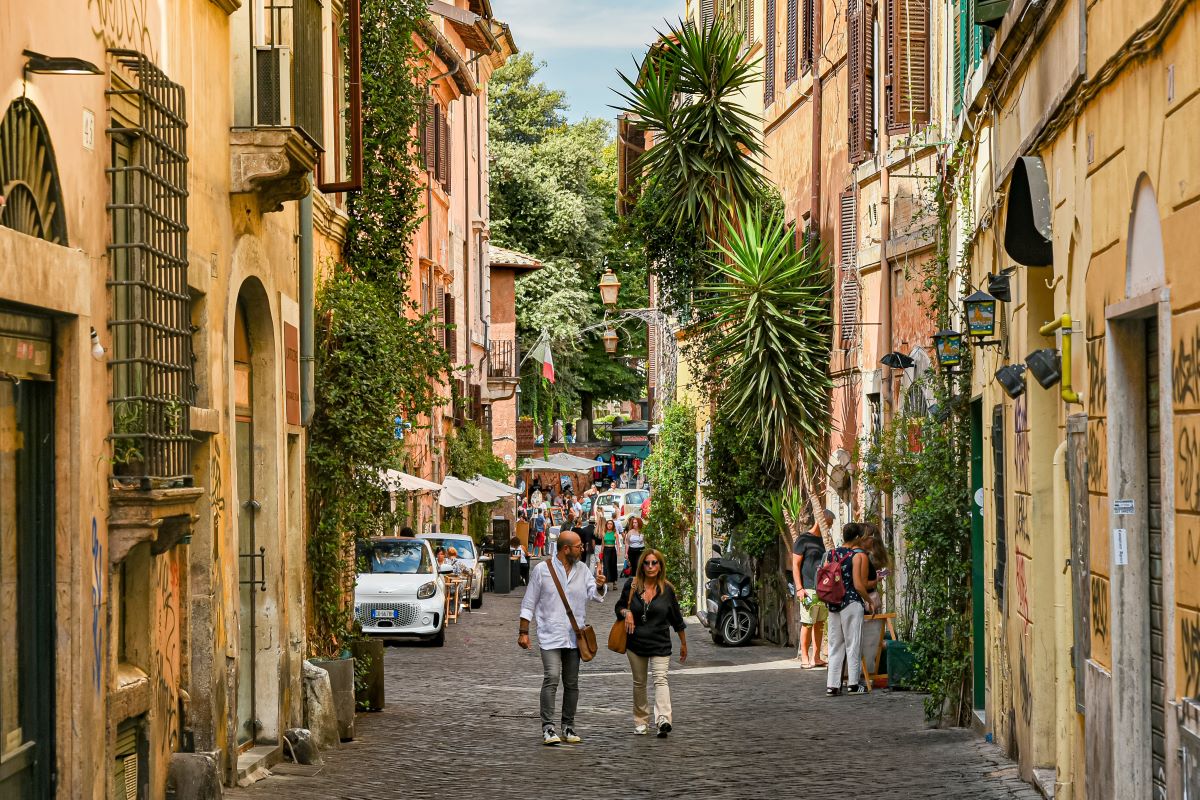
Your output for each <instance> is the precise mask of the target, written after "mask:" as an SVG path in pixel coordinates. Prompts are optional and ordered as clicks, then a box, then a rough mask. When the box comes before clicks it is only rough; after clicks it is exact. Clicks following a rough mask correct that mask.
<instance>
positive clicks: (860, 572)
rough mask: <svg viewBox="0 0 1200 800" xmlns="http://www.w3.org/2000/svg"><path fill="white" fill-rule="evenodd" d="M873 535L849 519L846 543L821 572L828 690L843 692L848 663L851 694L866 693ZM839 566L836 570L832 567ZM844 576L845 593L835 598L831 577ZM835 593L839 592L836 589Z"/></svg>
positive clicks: (831, 554) (834, 551) (829, 692)
mask: <svg viewBox="0 0 1200 800" xmlns="http://www.w3.org/2000/svg"><path fill="white" fill-rule="evenodd" d="M869 539H870V536H869V535H868V533H867V531H866V530H865V529H864V526H863V525H859V524H858V523H857V522H849V523H846V525H845V526H843V527H842V546H841V547H835V548H833V549H832V550H830V551H829V556H828V560H827V561H826V562H825V564H824V565H823V566H822V567H821V570H820V571H819V574H818V575H817V596H818V597H821V599H823V600H825V604H826V605H827V606H829V672H828V673H827V674H826V676H825V687H826V688H825V694H827V695H829V696H830V697H836V696H838V695H839V694H841V693H842V665H843V664H844V665H845V666H846V673H847V676H848V680H847V681H846V685H847V689H846V693H847V694H865V693H866V691H867V689H866V686H865V685H863V683H862V626H863V616H864V615H865V614H870V613H872V612H873V611H874V605H873V604H872V602H871V599H870V594H869V591H868V589H867V563H868V561H869V560H870V559H869V558H868V557H867V552H866V550H864V549H863V548H864V547H866V546H867V545H868V544H869ZM831 567H832V568H835V569H836V570H837V572H836V573H834V572H833V570H832V569H830V568H831ZM831 577H840V580H839V581H836V583H839V584H840V586H841V591H842V594H841V596H840V598H838V599H836V600H834V599H833V597H832V596H831V594H830V593H829V586H830V584H829V581H828V580H826V579H827V578H831ZM833 594H834V595H836V594H837V590H836V589H835V590H834V592H833Z"/></svg>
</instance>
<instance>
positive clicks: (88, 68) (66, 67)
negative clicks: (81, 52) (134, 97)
mask: <svg viewBox="0 0 1200 800" xmlns="http://www.w3.org/2000/svg"><path fill="white" fill-rule="evenodd" d="M21 55H23V56H25V58H26V61H25V74H26V75H28V74H29V73H31V72H32V73H38V74H41V75H103V74H104V71H103V70H102V69H100V68H99V67H97V66H96V65H95V64H93V63H92V62H90V61H84V60H83V59H82V58H72V57H70V56H46V55H42V54H41V53H35V52H33V51H32V50H24V51H22V52H21Z"/></svg>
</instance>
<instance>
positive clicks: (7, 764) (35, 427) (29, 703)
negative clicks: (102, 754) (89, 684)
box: [0, 323, 104, 798]
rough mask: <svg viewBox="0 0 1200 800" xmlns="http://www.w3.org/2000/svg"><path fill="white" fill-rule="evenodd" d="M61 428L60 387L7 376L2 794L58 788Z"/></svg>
mask: <svg viewBox="0 0 1200 800" xmlns="http://www.w3.org/2000/svg"><path fill="white" fill-rule="evenodd" d="M47 324H48V323H47ZM6 374H7V373H6ZM53 429H54V387H53V385H52V384H50V383H48V382H41V381H37V380H30V379H29V378H28V376H26V378H25V379H24V380H21V381H20V382H19V383H17V382H15V381H13V380H8V379H4V380H0V640H3V642H4V647H3V648H0V797H13V798H42V797H51V796H53V794H54V783H53V770H54V704H55V696H54V672H55V670H54V636H55V632H56V630H57V628H56V626H55V623H54V614H53V611H54V606H55V599H54V440H53ZM94 536H95V532H94V530H93V538H94ZM103 579H104V574H103V570H102V571H101V574H100V575H99V580H103ZM100 591H103V586H102V585H101V588H100ZM100 624H103V622H101V623H100ZM94 669H95V673H94V674H95V680H96V685H97V688H99V683H100V680H101V676H102V674H103V673H102V668H101V665H100V664H99V662H98V661H97V663H96V664H95V668H94Z"/></svg>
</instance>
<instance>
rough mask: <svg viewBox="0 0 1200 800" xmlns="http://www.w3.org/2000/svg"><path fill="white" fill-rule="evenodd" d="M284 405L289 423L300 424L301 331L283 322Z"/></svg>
mask: <svg viewBox="0 0 1200 800" xmlns="http://www.w3.org/2000/svg"><path fill="white" fill-rule="evenodd" d="M283 393H284V402H283V407H284V411H285V413H286V416H287V424H288V425H299V424H300V331H298V330H297V329H296V326H295V325H291V324H289V323H287V322H285V323H283Z"/></svg>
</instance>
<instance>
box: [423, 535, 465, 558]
mask: <svg viewBox="0 0 1200 800" xmlns="http://www.w3.org/2000/svg"><path fill="white" fill-rule="evenodd" d="M426 541H427V542H429V546H430V547H432V548H433V549H434V550H437V549H438V548H439V547H442V548H445V550H446V555H447V556H449V554H450V548H451V547H453V548H454V550H455V552H457V553H458V557H459V558H474V557H475V543H474V542H473V541H471V540H470V539H458V538H454V539H426Z"/></svg>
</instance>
